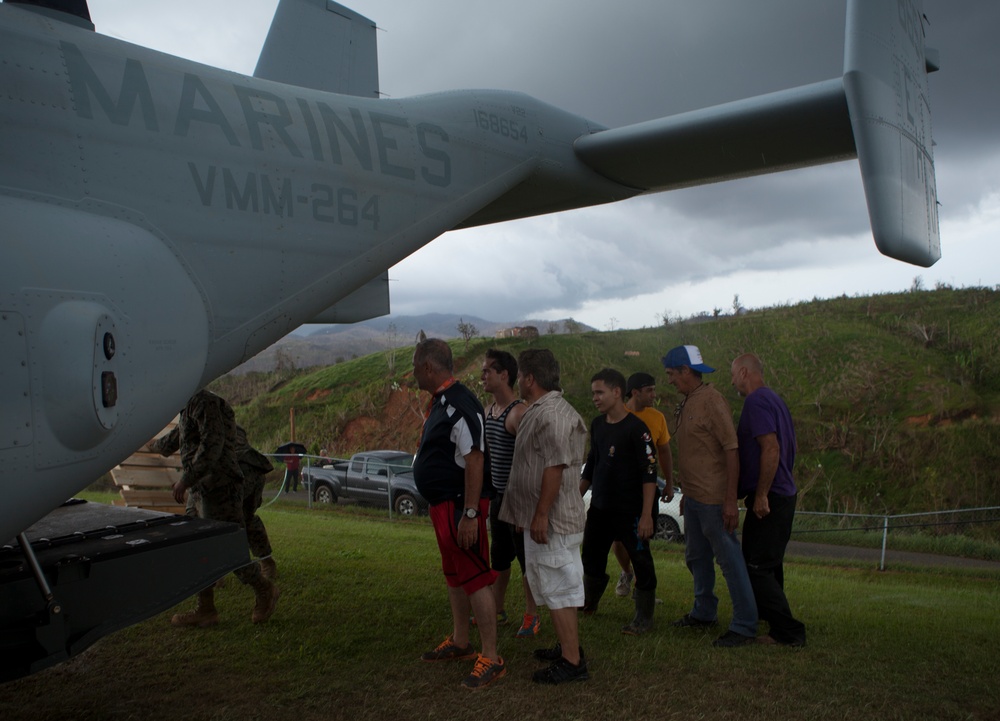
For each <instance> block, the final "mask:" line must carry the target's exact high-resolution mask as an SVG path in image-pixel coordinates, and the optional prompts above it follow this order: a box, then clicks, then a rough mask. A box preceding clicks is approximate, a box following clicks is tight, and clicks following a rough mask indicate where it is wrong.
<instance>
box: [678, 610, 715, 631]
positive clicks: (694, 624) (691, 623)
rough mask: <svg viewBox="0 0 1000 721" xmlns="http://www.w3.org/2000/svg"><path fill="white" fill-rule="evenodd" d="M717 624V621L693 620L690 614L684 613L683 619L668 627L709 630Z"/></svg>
mask: <svg viewBox="0 0 1000 721" xmlns="http://www.w3.org/2000/svg"><path fill="white" fill-rule="evenodd" d="M717 623H718V622H717V621H703V620H701V619H700V618H695V617H694V616H692V615H691V614H690V613H685V614H684V617H683V618H678V619H677V620H676V621H674V622H673V623H672V624H670V625H671V626H674V627H676V628H711V627H712V626H715V625H716V624H717Z"/></svg>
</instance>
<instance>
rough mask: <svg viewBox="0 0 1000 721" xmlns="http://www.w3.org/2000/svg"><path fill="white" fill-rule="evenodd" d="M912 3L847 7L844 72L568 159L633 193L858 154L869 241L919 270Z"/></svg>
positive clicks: (590, 138)
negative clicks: (578, 159)
mask: <svg viewBox="0 0 1000 721" xmlns="http://www.w3.org/2000/svg"><path fill="white" fill-rule="evenodd" d="M923 22H924V16H923V13H922V11H921V3H920V0H898V1H897V0H849V2H848V12H847V23H846V25H847V29H846V42H845V52H844V75H843V77H842V78H835V79H833V80H827V81H824V82H820V83H815V84H813V85H808V86H805V87H800V88H793V89H791V90H784V91H781V92H777V93H771V94H769V95H762V96H759V97H754V98H748V99H745V100H738V101H735V102H732V103H726V104H724V105H718V106H715V107H712V108H706V109H703V110H696V111H693V112H689V113H683V114H680V115H675V116H671V117H667V118H661V119H658V120H652V121H649V122H644V123H638V124H636V125H629V126H626V127H623V128H616V129H613V130H605V131H601V132H597V133H594V134H591V135H587V136H584V137H581V138H579V139H577V141H576V142H575V144H574V149H575V151H576V154H577V157H579V158H580V159H581V160H582V161H583V162H584V163H586V164H587V165H589V166H590V167H591V168H593V169H594V170H596V171H598V172H599V173H601V174H602V175H604V176H605V177H608V178H610V179H612V180H614V181H616V182H618V183H621V184H623V185H628V186H630V187H633V188H638V189H640V190H641V191H642V192H659V191H663V190H670V189H674V188H682V187H687V186H692V185H700V184H704V183H711V182H716V181H721V180H731V179H734V178H740V177H748V176H752V175H761V174H764V173H771V172H776V171H780V170H790V169H793V168H799V167H806V166H810V165H818V164H821V163H829V162H833V161H836V160H844V159H849V158H853V157H857V158H858V160H859V162H860V165H861V175H862V179H863V182H864V186H865V195H866V198H867V201H868V214H869V218H870V220H871V226H872V235H873V236H874V238H875V244H876V246H877V247H878V249H879V250H880V251H881V252H882V253H883V254H885V255H887V256H890V257H892V258H896V259H898V260H903V261H906V262H908V263H913V264H916V265H921V266H930V265H933V264H934V263H935V262H936V261H937V260H938V258H940V257H941V246H940V238H939V235H938V216H937V190H936V184H935V176H934V156H933V152H932V139H931V122H930V104H929V103H928V100H927V97H928V92H927V74H928V72H930V71H933V70H936V69H937V61H936V53H935V52H934V51H933V50H928V51H925V48H924V27H923Z"/></svg>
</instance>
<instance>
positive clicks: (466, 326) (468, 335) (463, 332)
mask: <svg viewBox="0 0 1000 721" xmlns="http://www.w3.org/2000/svg"><path fill="white" fill-rule="evenodd" d="M456 327H457V329H458V334H459V335H460V336H462V340H464V341H465V347H466V348H468V347H469V341H470V340H472V339H473V338H475V337H476V336H478V335H479V329H478V328H477V327H476V326H475V325H473V324H472V323H466V322H465V320H464V319H463V318H459V319H458V326H456Z"/></svg>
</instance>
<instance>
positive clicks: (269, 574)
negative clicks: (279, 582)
mask: <svg viewBox="0 0 1000 721" xmlns="http://www.w3.org/2000/svg"><path fill="white" fill-rule="evenodd" d="M260 575H262V576H263V577H264V578H266V579H267V580H268V581H273V580H274V579H276V578H277V577H278V566H277V565H276V564H275V563H274V559H273V558H271V557H270V556H267V557H266V558H262V559H260Z"/></svg>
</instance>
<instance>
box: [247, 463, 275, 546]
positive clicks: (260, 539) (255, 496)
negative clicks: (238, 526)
mask: <svg viewBox="0 0 1000 721" xmlns="http://www.w3.org/2000/svg"><path fill="white" fill-rule="evenodd" d="M263 501H264V475H263V474H261V473H247V472H246V470H244V471H243V523H244V524H245V526H246V529H247V543H248V544H249V545H250V553H252V554H253V555H255V556H256V557H257V558H264V557H265V556H270V555H271V540H270V539H269V538H268V537H267V529H266V528H264V522H263V521H262V520H260V516H258V515H257V509H258V508H260V504H261V503H263Z"/></svg>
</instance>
